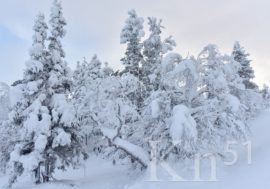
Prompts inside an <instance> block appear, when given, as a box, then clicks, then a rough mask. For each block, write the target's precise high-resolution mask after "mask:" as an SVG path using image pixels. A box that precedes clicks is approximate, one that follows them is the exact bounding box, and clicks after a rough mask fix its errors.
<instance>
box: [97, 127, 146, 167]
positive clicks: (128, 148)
mask: <svg viewBox="0 0 270 189" xmlns="http://www.w3.org/2000/svg"><path fill="white" fill-rule="evenodd" d="M101 132H102V134H103V135H104V136H105V137H106V138H108V140H109V142H110V143H112V145H113V146H115V147H116V148H119V149H121V150H124V151H125V152H126V153H128V154H129V155H131V156H132V157H133V158H134V159H136V160H137V161H138V162H139V163H141V164H142V165H143V166H144V167H147V165H148V162H149V156H148V154H147V152H146V151H145V150H144V149H143V148H141V147H140V146H137V145H135V144H132V143H130V142H128V141H127V140H124V139H121V138H119V137H118V136H117V134H118V133H117V131H116V130H114V129H108V128H101Z"/></svg>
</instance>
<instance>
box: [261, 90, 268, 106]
mask: <svg viewBox="0 0 270 189" xmlns="http://www.w3.org/2000/svg"><path fill="white" fill-rule="evenodd" d="M261 94H262V98H263V101H264V108H268V107H269V106H270V91H269V87H268V86H267V85H263V88H262V90H261Z"/></svg>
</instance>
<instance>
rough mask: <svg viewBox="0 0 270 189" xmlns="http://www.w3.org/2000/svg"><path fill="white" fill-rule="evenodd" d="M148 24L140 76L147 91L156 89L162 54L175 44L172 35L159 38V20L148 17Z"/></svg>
mask: <svg viewBox="0 0 270 189" xmlns="http://www.w3.org/2000/svg"><path fill="white" fill-rule="evenodd" d="M148 25H149V30H150V35H149V37H148V38H147V39H146V40H145V41H144V42H143V55H144V61H143V62H142V78H143V82H144V84H145V86H146V87H147V92H148V93H149V92H150V91H151V90H157V89H158V88H159V82H160V77H161V75H160V74H161V73H160V71H161V62H162V59H163V56H164V54H166V53H167V52H168V51H171V50H172V49H173V47H174V46H176V43H175V41H174V40H173V39H172V37H171V36H170V37H168V38H166V39H165V40H164V41H162V39H161V36H160V35H161V33H162V29H163V28H164V27H163V26H162V25H161V20H159V21H158V20H157V19H156V18H153V17H151V18H150V17H149V18H148Z"/></svg>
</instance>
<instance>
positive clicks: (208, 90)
mask: <svg viewBox="0 0 270 189" xmlns="http://www.w3.org/2000/svg"><path fill="white" fill-rule="evenodd" d="M223 58H224V57H223V56H222V55H221V54H220V53H219V51H218V49H217V47H216V46H215V45H208V46H206V47H205V48H204V49H203V51H202V52H201V53H200V54H199V57H198V63H199V64H200V65H199V66H200V75H201V79H200V83H199V91H198V92H199V96H198V99H199V100H198V101H199V102H201V104H199V105H198V106H197V107H195V108H196V109H195V110H196V111H195V112H194V118H195V120H196V122H197V129H198V139H199V145H200V149H201V150H202V151H203V150H211V152H217V153H219V152H221V151H222V150H223V149H221V148H220V147H221V146H223V144H224V143H225V142H226V141H227V140H241V139H244V138H245V137H246V136H247V131H248V130H247V127H246V125H245V123H244V122H243V117H242V109H241V106H242V105H241V103H240V101H239V99H238V98H237V97H236V96H234V95H232V94H230V90H229V86H228V81H227V80H226V72H225V64H224V59H223Z"/></svg>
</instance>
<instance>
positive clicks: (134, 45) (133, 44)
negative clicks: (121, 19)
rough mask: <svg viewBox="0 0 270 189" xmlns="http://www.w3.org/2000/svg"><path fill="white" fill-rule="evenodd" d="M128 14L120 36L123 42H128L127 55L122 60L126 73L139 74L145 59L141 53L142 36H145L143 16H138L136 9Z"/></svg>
mask: <svg viewBox="0 0 270 189" xmlns="http://www.w3.org/2000/svg"><path fill="white" fill-rule="evenodd" d="M128 15H129V17H128V19H126V22H125V26H124V28H123V29H122V31H121V36H120V39H121V40H120V42H121V44H127V50H126V52H125V57H124V58H122V59H121V61H122V63H123V65H124V66H125V68H124V71H123V72H124V73H126V72H129V73H131V74H133V75H135V76H139V66H140V64H141V63H142V60H143V56H142V53H141V50H142V44H141V38H142V37H143V36H144V31H143V18H141V17H138V16H137V13H136V11H135V10H130V11H129V12H128Z"/></svg>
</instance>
